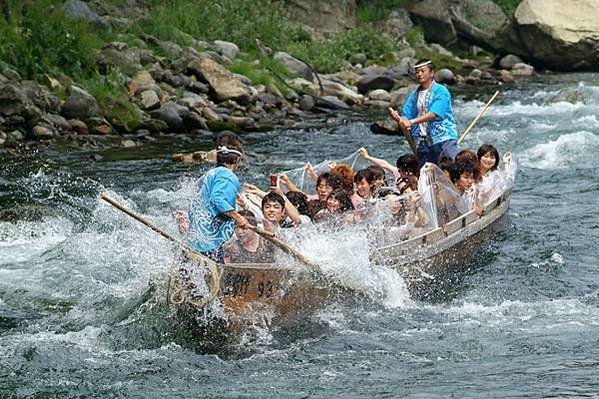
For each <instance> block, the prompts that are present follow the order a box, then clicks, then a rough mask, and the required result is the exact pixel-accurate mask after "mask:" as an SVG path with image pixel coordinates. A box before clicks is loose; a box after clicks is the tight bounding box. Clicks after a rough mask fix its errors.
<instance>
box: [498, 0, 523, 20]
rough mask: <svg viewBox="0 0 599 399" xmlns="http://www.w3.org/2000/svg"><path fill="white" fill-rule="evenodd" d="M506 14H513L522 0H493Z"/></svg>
mask: <svg viewBox="0 0 599 399" xmlns="http://www.w3.org/2000/svg"><path fill="white" fill-rule="evenodd" d="M493 2H494V3H495V4H497V5H498V6H499V7H501V9H502V10H503V12H505V13H506V14H507V15H510V16H511V15H514V12H516V8H518V6H519V5H520V3H522V0H493Z"/></svg>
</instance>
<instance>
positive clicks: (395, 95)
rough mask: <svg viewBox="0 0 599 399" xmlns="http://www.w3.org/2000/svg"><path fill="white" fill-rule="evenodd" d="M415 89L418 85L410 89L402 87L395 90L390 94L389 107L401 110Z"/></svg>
mask: <svg viewBox="0 0 599 399" xmlns="http://www.w3.org/2000/svg"><path fill="white" fill-rule="evenodd" d="M415 87H416V85H414V86H410V87H402V88H401V89H398V90H394V91H392V92H391V93H389V96H390V104H389V106H390V107H392V108H394V109H400V108H401V107H402V106H403V105H404V103H405V102H406V100H407V99H408V96H409V94H410V91H412V90H413V89H414V88H415Z"/></svg>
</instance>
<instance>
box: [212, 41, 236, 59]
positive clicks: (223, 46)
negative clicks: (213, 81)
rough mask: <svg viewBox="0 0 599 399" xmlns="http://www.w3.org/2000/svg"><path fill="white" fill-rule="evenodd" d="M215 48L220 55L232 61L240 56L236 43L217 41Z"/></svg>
mask: <svg viewBox="0 0 599 399" xmlns="http://www.w3.org/2000/svg"><path fill="white" fill-rule="evenodd" d="M214 48H215V49H216V51H218V52H219V54H221V55H224V56H225V57H227V58H228V59H230V60H234V59H235V58H237V56H238V55H239V52H240V50H239V47H238V46H237V45H236V44H235V43H231V42H225V41H223V40H215V41H214Z"/></svg>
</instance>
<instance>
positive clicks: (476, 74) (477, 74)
mask: <svg viewBox="0 0 599 399" xmlns="http://www.w3.org/2000/svg"><path fill="white" fill-rule="evenodd" d="M482 74H483V71H481V70H480V69H477V68H475V69H473V70H472V71H471V72H470V74H469V75H468V77H470V78H473V79H480V77H481V76H482Z"/></svg>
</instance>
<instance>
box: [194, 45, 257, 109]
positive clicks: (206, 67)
mask: <svg viewBox="0 0 599 399" xmlns="http://www.w3.org/2000/svg"><path fill="white" fill-rule="evenodd" d="M188 69H189V70H190V71H192V72H193V73H194V74H195V76H197V78H198V79H200V80H201V81H203V82H205V83H208V85H209V86H210V89H211V91H212V93H213V95H214V97H215V99H216V100H217V101H227V100H233V101H236V102H237V103H239V104H242V105H246V104H249V103H250V102H251V100H252V96H251V94H250V91H249V89H248V88H247V86H245V85H244V84H243V83H242V82H241V81H240V80H239V79H238V78H236V77H235V76H234V75H233V74H232V73H231V72H229V71H228V70H226V69H225V68H224V67H223V66H222V65H220V64H219V63H217V62H215V61H213V60H212V59H210V58H207V57H204V58H199V59H197V60H194V61H192V62H191V63H190V64H189V66H188Z"/></svg>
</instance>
